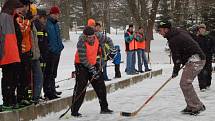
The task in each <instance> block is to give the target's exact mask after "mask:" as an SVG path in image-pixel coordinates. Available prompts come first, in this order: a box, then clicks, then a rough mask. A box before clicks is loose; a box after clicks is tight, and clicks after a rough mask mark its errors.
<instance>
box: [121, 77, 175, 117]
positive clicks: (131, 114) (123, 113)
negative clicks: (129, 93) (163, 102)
mask: <svg viewBox="0 0 215 121" xmlns="http://www.w3.org/2000/svg"><path fill="white" fill-rule="evenodd" d="M171 79H172V77H171V78H169V79H168V80H167V81H166V82H165V83H164V84H163V85H162V86H161V87H160V88H159V89H158V90H157V91H156V92H155V93H154V94H153V95H152V96H151V97H149V98H148V99H147V100H146V101H145V103H144V104H143V105H142V106H141V107H140V108H138V109H137V110H136V111H134V112H120V115H121V116H127V117H130V116H136V115H137V113H138V112H139V111H140V110H141V109H142V108H143V107H145V105H146V104H147V103H148V102H149V101H150V100H151V99H152V98H153V97H154V96H155V95H156V94H157V93H158V92H159V91H160V90H161V89H162V88H163V87H164V86H165V85H166V84H167V83H168V82H169V81H170V80H171Z"/></svg>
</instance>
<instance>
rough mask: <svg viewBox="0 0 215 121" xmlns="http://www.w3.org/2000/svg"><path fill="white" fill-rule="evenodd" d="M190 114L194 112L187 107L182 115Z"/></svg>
mask: <svg viewBox="0 0 215 121" xmlns="http://www.w3.org/2000/svg"><path fill="white" fill-rule="evenodd" d="M190 112H192V110H191V109H189V108H187V107H186V108H185V109H184V110H182V111H181V113H183V114H188V113H190Z"/></svg>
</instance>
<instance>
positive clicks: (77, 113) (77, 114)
mask: <svg viewBox="0 0 215 121" xmlns="http://www.w3.org/2000/svg"><path fill="white" fill-rule="evenodd" d="M71 115H72V116H74V117H82V114H80V113H79V112H72V113H71Z"/></svg>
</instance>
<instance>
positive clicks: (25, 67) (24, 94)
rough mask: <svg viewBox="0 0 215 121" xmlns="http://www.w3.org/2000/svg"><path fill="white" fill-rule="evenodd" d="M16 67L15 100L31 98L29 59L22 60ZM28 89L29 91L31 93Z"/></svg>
mask: <svg viewBox="0 0 215 121" xmlns="http://www.w3.org/2000/svg"><path fill="white" fill-rule="evenodd" d="M18 69H19V71H18V86H17V101H18V102H20V101H21V100H31V97H32V91H33V80H32V71H31V60H30V59H29V60H24V61H22V62H21V63H20V65H19V67H18ZM28 91H31V92H30V93H31V94H29V92H28Z"/></svg>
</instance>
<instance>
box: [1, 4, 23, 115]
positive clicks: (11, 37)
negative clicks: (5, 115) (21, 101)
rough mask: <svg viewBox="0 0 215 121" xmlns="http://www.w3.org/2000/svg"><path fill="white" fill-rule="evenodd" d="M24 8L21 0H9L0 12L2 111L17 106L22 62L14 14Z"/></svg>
mask: <svg viewBox="0 0 215 121" xmlns="http://www.w3.org/2000/svg"><path fill="white" fill-rule="evenodd" d="M23 8H24V5H23V4H22V3H21V2H20V1H19V0H7V1H6V2H5V3H4V5H3V7H2V10H1V13H0V42H1V57H0V66H1V68H2V79H1V87H2V88H1V91H2V97H3V106H2V109H1V110H2V111H4V110H12V109H13V108H19V107H17V97H16V95H15V90H16V88H17V85H18V82H17V79H18V78H17V73H18V68H19V64H20V56H19V51H20V50H19V48H20V47H19V45H20V43H21V42H19V41H18V39H17V36H16V32H15V22H16V20H14V14H15V13H16V12H19V11H20V10H22V9H23Z"/></svg>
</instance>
